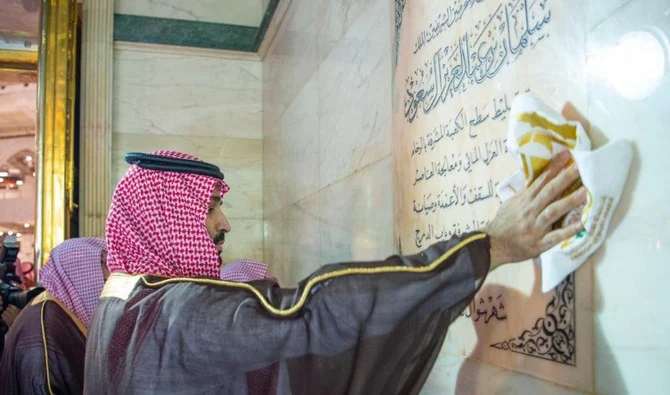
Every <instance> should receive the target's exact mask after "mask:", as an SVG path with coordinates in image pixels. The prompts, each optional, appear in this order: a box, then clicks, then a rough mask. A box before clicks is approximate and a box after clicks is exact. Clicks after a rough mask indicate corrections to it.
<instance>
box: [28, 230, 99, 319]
mask: <svg viewBox="0 0 670 395" xmlns="http://www.w3.org/2000/svg"><path fill="white" fill-rule="evenodd" d="M104 250H105V241H104V240H102V239H98V238H95V237H82V238H78V239H69V240H65V241H64V242H62V243H61V244H59V245H57V246H56V247H54V249H53V250H51V255H50V256H49V261H48V262H47V264H46V265H45V266H44V267H43V268H42V270H40V283H41V284H42V286H43V287H44V288H45V289H46V290H47V291H49V293H50V294H51V296H53V297H55V298H57V299H58V300H60V301H61V302H63V304H65V306H67V308H68V309H70V311H72V312H73V313H74V314H75V315H76V316H77V318H79V320H81V322H82V323H83V324H84V325H85V326H86V327H87V328H88V326H89V324H90V323H91V320H92V319H93V313H94V312H95V306H96V305H97V303H98V298H100V292H102V287H103V286H104V285H105V280H104V278H103V276H102V263H101V259H100V258H101V253H102V251H104Z"/></svg>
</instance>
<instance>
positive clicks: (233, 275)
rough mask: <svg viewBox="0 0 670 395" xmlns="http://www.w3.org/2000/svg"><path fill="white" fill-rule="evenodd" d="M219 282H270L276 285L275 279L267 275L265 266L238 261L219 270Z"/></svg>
mask: <svg viewBox="0 0 670 395" xmlns="http://www.w3.org/2000/svg"><path fill="white" fill-rule="evenodd" d="M221 280H225V281H237V282H241V283H244V282H248V281H256V280H271V281H274V282H275V283H278V281H277V279H276V278H275V277H273V276H272V275H270V274H269V273H268V266H267V265H266V264H263V263H260V262H256V261H252V260H249V259H240V260H237V261H235V262H233V263H231V264H229V265H226V266H224V267H222V268H221Z"/></svg>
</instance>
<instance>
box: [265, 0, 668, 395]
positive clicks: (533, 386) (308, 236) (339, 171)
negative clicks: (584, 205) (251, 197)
mask: <svg viewBox="0 0 670 395" xmlns="http://www.w3.org/2000/svg"><path fill="white" fill-rule="evenodd" d="M324 3H325V4H319V2H311V1H307V0H294V1H292V3H291V7H290V9H289V11H288V13H287V16H286V20H285V21H284V23H283V25H282V26H281V28H280V30H279V32H278V35H277V37H276V38H275V40H274V42H273V43H272V46H271V48H270V51H269V53H268V55H267V57H266V58H265V59H264V61H263V109H264V113H263V120H264V124H263V135H264V149H263V163H264V172H263V185H264V203H263V207H264V217H265V259H266V261H268V262H270V263H271V264H272V265H273V271H274V272H275V273H276V274H277V275H278V277H279V278H280V280H281V281H282V282H283V283H284V284H287V285H291V284H293V283H295V282H296V281H297V280H299V279H300V278H302V277H303V276H305V275H307V274H309V273H310V272H311V271H312V270H314V269H315V268H316V267H317V266H318V265H320V264H322V263H328V262H332V261H338V260H347V259H368V258H378V257H382V256H385V255H388V254H389V253H391V252H392V250H393V248H394V245H393V244H394V243H393V240H392V238H393V236H392V234H393V233H392V227H393V218H392V214H391V213H392V201H391V193H392V185H391V174H390V173H391V167H390V147H391V141H390V136H391V133H390V130H391V124H390V117H391V108H390V106H391V105H390V101H391V100H390V90H389V86H390V81H391V75H390V73H391V71H390V70H391V56H390V54H391V51H390V31H391V26H390V21H391V20H392V18H391V16H390V10H389V7H390V3H391V2H390V1H388V0H369V1H362V0H360V1H353V0H352V1H346V2H339V1H337V2H336V1H329V2H324ZM584 12H586V13H587V15H588V18H587V20H588V26H587V27H586V28H587V48H588V50H587V51H588V54H589V63H588V67H589V69H590V74H589V76H588V83H587V86H586V87H585V89H586V90H587V95H588V105H587V108H583V109H581V110H582V111H583V112H584V113H585V115H586V116H587V117H588V118H590V120H591V121H592V123H593V126H594V127H595V132H594V134H593V136H592V137H593V140H594V143H595V144H596V145H598V144H603V143H604V142H605V141H607V140H614V139H617V138H628V139H631V140H633V141H634V143H635V146H636V157H635V160H634V164H633V168H632V170H631V174H630V177H629V180H628V182H629V190H628V191H627V192H625V193H624V195H623V197H622V201H621V203H620V206H619V208H618V210H617V213H616V215H615V217H614V220H613V223H612V226H611V229H610V232H609V239H608V241H607V242H606V245H605V246H604V247H603V248H602V249H601V250H600V251H599V252H598V253H597V254H596V256H595V257H594V271H595V284H594V289H595V295H594V300H595V311H594V323H595V334H594V336H595V342H596V344H595V354H596V355H595V360H596V362H595V365H596V366H595V370H596V373H595V376H594V377H593V381H594V388H595V392H596V393H599V394H627V393H644V394H660V393H666V392H667V388H670V375H668V374H667V371H668V368H669V367H670V363H669V362H668V359H667V356H666V354H667V350H668V348H669V346H670V344H669V342H668V338H667V337H666V334H667V333H668V332H669V330H670V320H669V319H668V318H667V313H668V307H667V305H666V304H665V303H664V295H665V289H666V288H667V284H666V283H667V278H668V276H669V275H670V266H668V264H667V262H668V260H669V259H670V254H669V253H668V245H669V243H670V238H669V237H670V236H668V235H670V211H669V209H668V204H667V202H666V201H667V196H668V194H669V193H670V190H669V189H668V186H667V184H665V183H662V182H661V181H660V180H661V179H662V178H663V174H664V171H665V169H666V168H668V167H670V162H669V158H670V156H668V155H667V152H668V151H670V140H668V139H667V137H666V136H665V133H666V132H667V131H666V130H665V129H666V128H667V127H666V125H667V124H668V123H670V113H668V111H667V110H664V109H666V108H667V103H668V102H669V101H670V97H669V96H668V95H669V94H670V89H668V88H670V85H669V84H670V78H669V76H668V71H667V70H668V68H667V62H668V61H669V60H670V59H668V48H665V53H662V54H661V55H660V57H661V59H663V58H664V59H665V62H666V66H665V67H666V69H665V71H662V72H661V74H660V77H659V78H660V81H659V84H658V85H657V86H656V87H655V89H654V90H653V91H652V92H651V93H650V94H649V95H647V96H644V95H643V94H642V93H644V92H642V93H641V91H642V90H640V89H637V90H636V89H635V87H636V86H637V87H640V86H642V85H643V84H645V83H648V82H649V78H651V77H652V76H653V72H654V67H653V65H654V64H655V63H654V62H655V61H657V60H658V59H654V58H653V57H651V58H649V56H651V55H650V52H629V53H623V54H622V53H619V55H618V56H620V58H618V59H614V61H612V58H608V59H609V60H610V62H604V64H605V66H606V67H605V68H604V69H602V68H598V67H595V66H594V65H596V64H601V65H602V64H603V62H602V61H600V62H598V59H597V57H596V55H597V54H599V53H601V52H602V49H603V48H608V47H610V46H611V45H613V44H615V43H616V42H617V41H618V40H619V39H620V38H621V37H622V36H624V35H625V34H626V33H629V32H632V31H636V30H639V29H649V28H651V27H653V28H654V29H656V31H657V32H661V33H662V34H665V36H666V37H668V36H670V9H669V8H668V3H667V1H665V0H597V1H590V2H589V3H588V5H587V6H585V8H584ZM666 40H667V39H666ZM665 45H666V46H667V41H666V42H665ZM639 47H640V46H639V45H637V48H639ZM631 48H632V47H631ZM631 48H627V50H628V51H631ZM620 52H621V51H620ZM610 55H611V54H610ZM645 57H646V58H645ZM640 60H642V61H640ZM636 61H637V62H636ZM622 70H623V71H622ZM617 78H619V79H620V80H619V81H617V80H616V79H617ZM621 79H623V81H621ZM631 92H632V93H631ZM622 93H623V94H622ZM624 94H627V95H628V96H626V95H624ZM631 95H633V96H635V95H637V97H636V98H633V97H632V96H631ZM642 96H644V97H642ZM423 393H424V394H436V395H437V394H452V393H458V394H470V393H474V394H492V393H495V394H526V393H529V394H535V393H542V394H577V393H578V392H575V391H572V390H570V389H567V388H563V387H560V386H557V385H553V384H550V383H548V382H545V381H542V380H539V379H535V378H533V377H530V376H527V375H523V374H518V373H514V372H510V371H507V370H505V369H502V368H499V367H496V366H493V365H488V364H483V363H478V362H476V361H473V360H470V359H468V358H467V355H454V354H449V355H446V354H445V355H443V356H442V357H440V358H439V359H438V361H437V363H436V365H435V368H434V370H433V372H432V374H431V376H430V377H429V379H428V382H427V383H426V386H425V388H424V390H423Z"/></svg>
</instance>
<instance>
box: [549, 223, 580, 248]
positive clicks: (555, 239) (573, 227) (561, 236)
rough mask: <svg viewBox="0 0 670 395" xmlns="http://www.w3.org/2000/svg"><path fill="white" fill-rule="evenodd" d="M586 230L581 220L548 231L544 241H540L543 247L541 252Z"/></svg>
mask: <svg viewBox="0 0 670 395" xmlns="http://www.w3.org/2000/svg"><path fill="white" fill-rule="evenodd" d="M582 230H584V227H583V226H582V223H581V222H576V223H574V224H570V225H568V226H566V227H565V228H561V229H556V230H553V231H551V232H549V233H547V234H546V235H545V236H544V237H543V238H542V241H540V247H541V248H542V251H541V252H544V251H546V250H548V249H550V248H551V247H553V246H555V245H556V244H558V243H560V242H562V241H563V240H567V239H569V238H571V237H572V236H574V235H576V234H577V233H579V232H581V231H582Z"/></svg>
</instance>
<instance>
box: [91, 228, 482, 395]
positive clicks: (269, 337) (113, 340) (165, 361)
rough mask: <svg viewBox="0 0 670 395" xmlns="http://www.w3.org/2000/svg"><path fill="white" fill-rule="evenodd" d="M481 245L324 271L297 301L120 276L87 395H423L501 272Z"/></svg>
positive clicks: (111, 291)
mask: <svg viewBox="0 0 670 395" xmlns="http://www.w3.org/2000/svg"><path fill="white" fill-rule="evenodd" d="M489 247H490V246H489V239H488V237H487V236H486V235H485V234H483V233H471V234H467V235H464V236H462V237H459V238H453V239H451V240H449V241H444V242H439V243H436V244H434V245H432V246H430V247H428V248H427V249H425V250H424V251H422V252H421V253H419V254H417V255H413V256H392V257H389V258H388V259H386V260H384V261H378V262H352V263H339V264H332V265H327V266H323V267H322V268H321V269H319V270H318V271H316V272H315V273H314V274H312V275H311V276H309V277H308V278H306V279H305V280H304V281H302V282H301V283H300V284H299V285H298V287H297V288H296V289H282V288H279V287H277V286H274V285H273V284H272V283H271V282H269V281H257V282H251V283H230V282H222V281H217V280H211V279H184V278H175V279H166V278H159V277H152V276H127V275H113V276H112V277H110V279H109V280H108V283H107V285H106V286H105V289H104V290H103V293H102V297H101V301H100V303H99V305H98V309H97V311H96V314H95V317H94V320H93V324H92V325H91V327H90V328H89V337H88V343H87V350H86V352H87V355H86V373H85V378H86V381H85V393H87V394H103V393H107V394H148V393H160V394H194V393H198V394H236V395H237V394H250V395H256V394H292V395H303V394H304V395H307V394H309V395H312V394H360V395H369V394H383V395H391V394H416V393H418V392H419V391H420V389H421V387H422V386H423V384H424V382H425V380H426V377H427V376H428V373H429V372H430V370H431V368H432V366H433V364H434V362H435V358H436V357H437V355H438V353H439V351H440V347H441V345H442V343H443V341H444V338H445V336H446V334H447V329H448V328H449V325H450V324H451V323H452V322H453V320H454V319H455V318H456V317H458V315H459V313H461V311H462V310H463V309H464V308H465V307H466V306H467V305H468V303H470V301H471V300H472V298H473V297H474V295H475V292H476V291H477V290H478V288H479V286H480V285H481V283H482V282H483V280H484V278H485V276H486V273H487V272H488V269H489V264H490V255H489V254H490V252H489Z"/></svg>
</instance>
